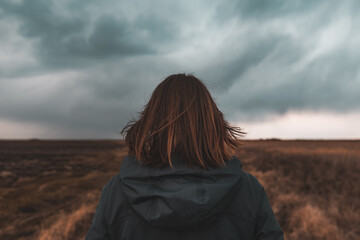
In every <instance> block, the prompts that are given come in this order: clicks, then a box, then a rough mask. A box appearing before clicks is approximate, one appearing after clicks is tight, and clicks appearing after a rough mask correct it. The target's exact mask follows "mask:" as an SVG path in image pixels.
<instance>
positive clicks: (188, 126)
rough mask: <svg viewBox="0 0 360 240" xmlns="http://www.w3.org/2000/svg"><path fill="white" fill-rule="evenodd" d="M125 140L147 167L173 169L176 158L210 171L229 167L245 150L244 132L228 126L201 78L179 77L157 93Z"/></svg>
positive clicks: (127, 128)
mask: <svg viewBox="0 0 360 240" xmlns="http://www.w3.org/2000/svg"><path fill="white" fill-rule="evenodd" d="M121 134H122V135H124V134H126V137H125V142H126V145H127V146H128V147H129V154H131V155H133V156H135V158H136V159H137V160H138V161H140V163H141V164H142V165H151V166H156V167H160V166H163V165H165V164H170V166H171V167H172V163H171V156H172V154H173V153H175V154H179V155H180V156H182V159H183V160H184V161H185V163H186V164H187V165H188V166H190V167H192V166H193V165H194V164H195V165H198V166H201V167H203V168H205V169H208V167H221V166H224V165H225V161H227V160H230V159H231V157H232V155H233V154H234V151H235V149H236V148H237V147H238V146H240V142H239V141H238V140H239V139H238V137H237V136H239V137H241V136H243V135H244V134H245V132H243V131H242V129H240V128H239V127H232V126H230V125H229V124H228V122H227V121H226V120H225V119H224V116H223V113H222V112H221V111H220V110H219V109H218V108H217V106H216V104H215V102H214V100H213V98H212V97H211V95H210V93H209V91H208V90H207V88H206V86H205V85H204V84H203V83H202V82H201V81H200V80H199V79H198V78H196V77H195V76H193V75H191V74H188V75H186V74H174V75H170V76H168V77H167V78H166V79H165V80H163V81H162V82H161V83H160V84H159V85H158V86H157V87H156V88H155V90H154V92H153V93H152V96H151V98H150V100H149V102H148V103H147V104H146V106H145V108H144V109H143V110H142V111H141V112H140V118H139V119H138V120H137V121H135V120H133V121H130V122H129V123H128V124H127V125H126V126H125V127H124V128H123V129H122V131H121Z"/></svg>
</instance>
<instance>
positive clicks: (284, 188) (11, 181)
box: [0, 140, 360, 240]
mask: <svg viewBox="0 0 360 240" xmlns="http://www.w3.org/2000/svg"><path fill="white" fill-rule="evenodd" d="M21 144H22V145H21ZM3 146H4V145H3ZM7 146H8V147H7V148H1V147H0V167H1V166H4V167H3V171H2V172H1V174H0V178H1V180H3V181H2V182H1V183H0V201H1V205H0V222H2V223H5V222H6V223H8V224H0V239H9V240H12V239H39V240H47V239H51V240H57V239H59V240H60V239H67V240H72V239H83V238H84V236H85V234H86V232H87V230H88V228H89V227H90V224H91V220H92V217H93V213H94V210H95V207H96V204H97V203H98V199H99V194H100V190H101V187H102V186H103V185H104V184H105V183H106V182H107V181H108V180H109V179H110V178H111V176H113V175H115V174H117V172H118V171H119V169H120V165H121V160H122V158H123V157H124V156H125V154H126V148H124V147H123V144H122V143H121V144H120V145H119V144H118V143H116V144H115V142H112V141H108V142H101V141H99V142H95V141H88V142H86V141H83V142H81V143H80V142H68V143H66V142H56V143H51V144H50V143H47V142H45V141H44V142H33V143H31V144H28V145H27V144H26V143H19V145H16V144H15V143H14V142H11V143H8V145H7ZM16 146H18V148H17V147H16ZM119 146H120V147H119ZM14 153H16V154H14ZM236 155H237V157H238V158H239V159H240V160H241V161H242V163H243V166H244V169H245V170H246V171H248V172H250V173H252V174H254V175H255V176H256V177H257V178H258V179H259V181H260V182H261V183H262V184H263V185H264V187H265V189H266V193H267V195H268V197H269V201H270V203H271V205H272V207H273V210H274V212H275V214H276V216H277V218H278V220H279V223H280V225H281V226H282V228H283V230H284V233H285V238H286V239H292V240H300V239H307V240H320V239H327V240H340V239H341V240H358V239H360V230H359V227H358V226H360V200H359V199H360V186H359V184H358V183H359V182H360V141H276V140H274V141H261V140H259V141H244V145H243V146H242V147H240V148H239V150H238V151H237V154H236ZM4 156H5V157H7V158H9V159H7V160H4ZM10 157H12V160H11V159H10ZM1 164H2V165H1ZM0 169H1V168H0ZM31 169H33V170H31ZM39 169H40V170H39Z"/></svg>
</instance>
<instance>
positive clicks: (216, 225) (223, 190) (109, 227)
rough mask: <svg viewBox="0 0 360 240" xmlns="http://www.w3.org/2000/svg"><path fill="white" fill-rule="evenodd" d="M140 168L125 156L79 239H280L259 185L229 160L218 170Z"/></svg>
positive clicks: (178, 164)
mask: <svg viewBox="0 0 360 240" xmlns="http://www.w3.org/2000/svg"><path fill="white" fill-rule="evenodd" d="M172 162H173V166H174V168H173V169H172V168H171V167H170V166H166V167H162V168H155V167H150V166H140V164H139V163H138V162H137V160H136V159H135V158H134V157H132V156H130V155H128V156H126V157H125V158H124V159H123V162H122V165H121V170H120V173H119V174H118V175H116V176H114V177H113V178H112V179H111V180H110V181H109V182H108V183H107V184H106V185H105V186H104V187H103V189H102V193H101V197H100V201H99V204H98V206H97V208H96V211H95V214H94V217H93V219H92V224H91V226H90V229H89V230H88V232H87V235H86V237H85V240H100V239H112V240H115V239H116V240H142V239H156V240H157V239H166V240H172V239H181V240H184V239H186V240H191V239H196V240H201V239H206V240H211V239H221V240H230V239H231V240H232V239H234V240H235V239H236V240H240V239H242V240H246V239H274V240H275V239H276V240H280V239H284V237H283V231H282V229H281V227H280V225H279V223H278V221H277V219H276V217H275V215H274V212H273V210H272V208H271V206H270V204H269V200H268V198H267V195H266V192H265V190H264V187H263V186H262V185H261V184H260V183H259V181H258V180H257V179H256V178H255V177H254V176H253V175H251V174H250V173H247V172H245V171H244V170H243V169H242V163H241V162H240V160H239V159H238V158H236V157H235V156H233V158H232V159H231V161H228V162H227V164H226V167H224V168H212V169H211V170H205V169H202V168H200V167H196V168H195V169H190V168H187V167H186V165H185V164H183V163H182V161H181V159H180V157H178V156H173V161H172Z"/></svg>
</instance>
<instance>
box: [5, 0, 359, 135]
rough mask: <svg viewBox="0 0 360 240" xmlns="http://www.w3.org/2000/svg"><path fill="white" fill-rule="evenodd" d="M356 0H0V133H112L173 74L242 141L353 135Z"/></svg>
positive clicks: (356, 102) (356, 73) (356, 121)
mask: <svg viewBox="0 0 360 240" xmlns="http://www.w3.org/2000/svg"><path fill="white" fill-rule="evenodd" d="M358 9H360V1H357V0H352V1H351V0H344V1H335V0H326V1H325V0H324V1H297V0H293V1H287V0H273V1H269V0H247V1H245V0H244V1H240V0H229V1H213V0H203V1H190V0H188V1H165V0H163V1H160V0H153V1H143V0H141V1H140V0H131V1H130V0H126V1H116V0H102V1H94V0H86V1H85V0H82V1H81V0H62V1H54V0H53V1H51V0H23V1H21V0H16V1H15V0H1V1H0V138H2V139H5V138H6V139H7V138H9V139H11V138H14V139H16V138H47V139H55V138H62V139H63V138H68V139H70V138H71V139H83V138H115V139H119V138H121V135H120V134H119V131H120V130H121V129H122V128H123V127H124V126H125V124H126V123H127V122H128V121H130V120H131V119H133V118H137V116H138V112H139V111H140V110H141V109H143V106H144V105H145V104H146V102H147V100H148V99H149V97H150V95H151V93H152V91H153V89H154V88H155V87H156V86H157V84H158V83H160V82H161V81H162V80H163V79H164V78H165V77H166V76H168V75H170V74H173V73H191V74H194V75H195V76H196V77H198V78H199V79H201V80H202V81H203V82H204V83H205V84H206V85H207V87H208V89H209V91H210V92H211V93H212V95H213V96H214V100H215V101H216V103H217V104H218V107H219V109H220V110H222V111H223V113H224V115H225V117H226V119H227V120H228V121H229V122H230V123H232V124H233V125H237V126H240V127H241V128H243V129H244V130H245V131H246V132H248V134H247V137H246V138H248V139H251V138H271V137H277V138H285V139H286V138H289V139H290V138H360V128H359V123H360V28H359V25H360V15H359V14H358Z"/></svg>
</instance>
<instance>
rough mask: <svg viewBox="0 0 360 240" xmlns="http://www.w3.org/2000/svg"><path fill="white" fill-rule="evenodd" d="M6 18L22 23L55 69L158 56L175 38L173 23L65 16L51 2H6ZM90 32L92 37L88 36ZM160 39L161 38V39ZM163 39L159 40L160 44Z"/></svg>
mask: <svg viewBox="0 0 360 240" xmlns="http://www.w3.org/2000/svg"><path fill="white" fill-rule="evenodd" d="M0 7H2V8H3V10H4V12H6V15H8V16H9V17H10V16H11V17H15V18H16V19H17V20H18V21H20V27H19V33H20V34H21V35H23V36H24V37H26V38H28V39H32V40H34V41H35V45H36V47H35V53H36V54H37V55H38V57H39V60H40V61H41V62H42V63H43V64H45V65H47V66H51V67H55V68H62V67H73V66H74V64H75V65H78V66H87V65H89V62H91V61H94V60H101V59H104V58H111V57H127V56H134V55H146V54H155V53H156V52H157V47H158V44H159V43H161V44H164V42H165V41H167V40H171V38H173V37H174V34H173V33H172V30H174V29H176V27H175V26H173V25H172V24H171V21H167V22H164V21H163V20H162V19H159V18H156V17H152V16H150V15H148V16H146V15H141V16H140V17H139V18H137V19H135V21H134V22H133V23H132V22H129V21H128V20H127V19H125V18H124V17H123V16H121V15H117V16H113V15H111V14H102V15H100V16H98V17H97V18H96V19H94V21H93V24H91V23H92V21H91V20H92V19H91V16H89V14H87V13H86V12H85V13H83V14H82V15H80V16H79V15H77V14H76V15H75V14H74V15H71V16H68V15H66V14H61V12H59V11H58V9H57V5H55V4H54V3H53V2H51V1H45V0H34V1H23V2H21V3H20V4H19V3H13V2H10V1H2V2H1V3H0ZM87 31H90V34H87ZM158 38H159V39H158ZM156 40H159V41H156Z"/></svg>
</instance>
